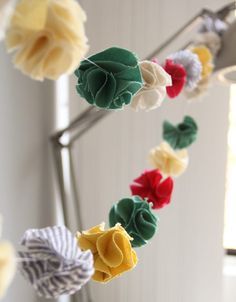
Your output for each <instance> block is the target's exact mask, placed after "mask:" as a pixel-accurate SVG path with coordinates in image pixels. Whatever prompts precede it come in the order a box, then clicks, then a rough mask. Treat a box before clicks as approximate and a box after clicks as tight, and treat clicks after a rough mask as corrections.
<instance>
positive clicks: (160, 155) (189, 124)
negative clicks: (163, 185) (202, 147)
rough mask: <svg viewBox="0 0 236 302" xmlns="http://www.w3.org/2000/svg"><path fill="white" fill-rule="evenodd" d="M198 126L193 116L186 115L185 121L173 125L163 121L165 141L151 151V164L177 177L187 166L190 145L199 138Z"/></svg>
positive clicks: (168, 174)
mask: <svg viewBox="0 0 236 302" xmlns="http://www.w3.org/2000/svg"><path fill="white" fill-rule="evenodd" d="M197 132H198V126H197V123H196V121H195V120H194V119H193V118H192V117H191V116H185V118H184V120H183V122H181V123H179V124H177V126H174V125H172V123H170V122H169V121H164V123H163V131H162V135H163V139H164V141H163V142H162V143H161V144H160V145H159V146H157V147H155V148H152V149H151V150H150V152H149V162H150V164H151V165H152V166H153V167H154V168H156V169H159V170H160V171H161V172H162V173H163V174H164V175H166V176H174V177H177V176H179V175H181V174H182V173H183V172H184V171H185V170H186V168H187V166H188V162H189V157H188V151H187V149H185V148H186V147H189V146H190V145H191V144H192V143H193V142H194V141H195V140H196V139H197Z"/></svg>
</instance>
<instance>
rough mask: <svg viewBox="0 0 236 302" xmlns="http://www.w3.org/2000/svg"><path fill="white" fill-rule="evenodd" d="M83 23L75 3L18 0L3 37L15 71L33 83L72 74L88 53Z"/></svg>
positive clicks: (83, 18)
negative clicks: (13, 55)
mask: <svg viewBox="0 0 236 302" xmlns="http://www.w3.org/2000/svg"><path fill="white" fill-rule="evenodd" d="M85 21H86V15H85V12H84V11H83V10H82V8H81V7H80V6H79V4H78V3H77V2H76V1H75V0H63V1H61V0H40V1H32V0H20V1H19V3H18V4H17V6H16V8H15V12H14V14H13V16H12V18H11V21H10V25H9V28H8V31H7V34H6V45H7V49H8V50H9V51H15V52H16V54H15V58H14V63H15V65H16V67H17V68H19V69H20V70H21V71H22V72H23V73H25V74H27V75H30V76H31V77H32V78H34V79H36V80H43V79H44V78H48V79H52V80H55V79H57V78H58V77H59V76H61V75H62V74H69V73H71V72H73V71H74V69H75V68H76V67H77V66H78V65H79V63H80V61H81V60H82V59H83V58H84V56H85V54H86V52H87V50H88V46H87V38H86V35H85V31H84V22H85Z"/></svg>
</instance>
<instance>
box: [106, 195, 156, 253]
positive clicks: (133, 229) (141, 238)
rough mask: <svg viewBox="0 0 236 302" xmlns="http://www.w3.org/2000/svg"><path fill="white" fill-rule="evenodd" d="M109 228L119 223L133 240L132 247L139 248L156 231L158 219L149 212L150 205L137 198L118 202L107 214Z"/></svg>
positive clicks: (133, 197)
mask: <svg viewBox="0 0 236 302" xmlns="http://www.w3.org/2000/svg"><path fill="white" fill-rule="evenodd" d="M109 222H110V227H113V226H114V225H115V224H116V223H120V224H121V226H122V227H123V228H124V229H125V230H126V232H127V233H128V234H129V235H130V236H131V237H132V238H133V241H131V244H132V246H133V247H140V246H142V245H144V244H146V243H147V241H148V240H149V239H151V238H152V237H153V236H154V234H155V232H156V230H157V223H158V218H157V217H156V216H155V215H154V214H153V212H152V210H151V204H149V203H148V202H147V201H146V200H144V199H142V198H141V197H139V196H132V197H129V198H124V199H122V200H120V201H119V202H118V203H117V204H116V205H114V206H113V207H112V209H111V211H110V214H109Z"/></svg>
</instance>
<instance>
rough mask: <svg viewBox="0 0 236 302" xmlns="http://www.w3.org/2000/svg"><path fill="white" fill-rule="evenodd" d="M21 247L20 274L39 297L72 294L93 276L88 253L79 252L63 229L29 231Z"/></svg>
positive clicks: (73, 238) (49, 228) (65, 229)
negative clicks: (22, 247)
mask: <svg viewBox="0 0 236 302" xmlns="http://www.w3.org/2000/svg"><path fill="white" fill-rule="evenodd" d="M21 244H22V245H23V246H24V247H25V248H26V251H25V252H19V256H20V260H21V261H20V271H21V273H22V274H23V276H24V277H25V278H26V279H27V280H28V281H29V282H30V283H31V284H32V285H33V287H34V289H35V290H36V292H37V294H38V295H39V296H42V297H45V298H48V299H50V298H57V297H59V296H61V295H64V294H66V295H72V294H74V293H75V292H76V291H78V290H80V289H81V287H82V286H83V285H84V284H85V283H86V282H88V281H89V279H90V278H91V277H92V275H93V273H94V268H93V255H92V253H91V252H90V251H86V252H82V251H81V250H80V249H79V248H78V246H77V242H76V239H75V237H74V236H73V235H72V233H71V232H70V231H69V230H68V229H67V228H66V227H64V226H54V227H47V228H45V229H30V230H28V231H26V232H25V234H24V236H23V239H22V242H21Z"/></svg>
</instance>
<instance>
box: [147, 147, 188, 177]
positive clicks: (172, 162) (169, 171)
mask: <svg viewBox="0 0 236 302" xmlns="http://www.w3.org/2000/svg"><path fill="white" fill-rule="evenodd" d="M149 161H150V163H151V165H153V167H154V168H156V169H159V170H160V171H161V172H162V173H164V174H165V175H168V176H179V175H180V174H182V173H183V172H184V171H185V170H186V168H187V166H188V161H189V159H188V151H187V150H186V149H182V150H180V151H175V150H174V149H172V148H171V146H170V145H169V144H168V143H166V142H162V143H161V144H160V146H158V147H156V148H153V149H152V150H151V151H150V154H149Z"/></svg>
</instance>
